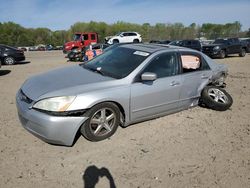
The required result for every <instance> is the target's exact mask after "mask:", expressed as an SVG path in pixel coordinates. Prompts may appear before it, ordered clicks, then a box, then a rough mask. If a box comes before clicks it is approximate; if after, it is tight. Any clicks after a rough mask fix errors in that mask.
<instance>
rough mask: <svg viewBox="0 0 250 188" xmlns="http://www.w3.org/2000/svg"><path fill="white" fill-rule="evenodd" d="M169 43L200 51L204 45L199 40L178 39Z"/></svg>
mask: <svg viewBox="0 0 250 188" xmlns="http://www.w3.org/2000/svg"><path fill="white" fill-rule="evenodd" d="M169 45H173V46H181V47H186V48H191V49H194V50H198V51H201V49H202V45H201V42H200V41H199V40H177V41H173V42H170V43H169Z"/></svg>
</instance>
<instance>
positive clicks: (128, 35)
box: [105, 32, 142, 44]
mask: <svg viewBox="0 0 250 188" xmlns="http://www.w3.org/2000/svg"><path fill="white" fill-rule="evenodd" d="M105 40H106V41H107V43H108V44H116V43H132V42H133V43H139V42H141V41H142V39H141V35H140V34H139V33H137V32H121V33H118V34H117V35H115V36H112V37H106V38H105Z"/></svg>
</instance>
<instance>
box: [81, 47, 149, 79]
mask: <svg viewBox="0 0 250 188" xmlns="http://www.w3.org/2000/svg"><path fill="white" fill-rule="evenodd" d="M149 55H150V54H149V53H147V52H142V51H137V50H134V49H130V48H125V47H122V46H120V47H117V48H113V49H110V50H108V51H106V52H105V53H103V54H102V55H100V56H97V57H96V58H94V59H92V60H91V61H89V62H87V63H85V64H82V66H83V67H84V68H86V69H89V70H92V71H95V72H101V73H102V74H103V75H105V76H110V77H113V78H116V79H121V78H124V77H126V76H128V75H129V74H130V73H131V72H132V71H133V70H134V69H135V68H136V67H138V66H139V65H140V64H141V63H142V62H143V61H144V60H145V59H146V58H147V57H148V56H149Z"/></svg>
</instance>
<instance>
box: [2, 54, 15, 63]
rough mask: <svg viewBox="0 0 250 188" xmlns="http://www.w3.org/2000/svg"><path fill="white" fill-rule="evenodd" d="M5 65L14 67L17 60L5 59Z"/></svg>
mask: <svg viewBox="0 0 250 188" xmlns="http://www.w3.org/2000/svg"><path fill="white" fill-rule="evenodd" d="M4 64H5V65H14V64H15V59H14V58H13V57H10V56H8V57H5V58H4Z"/></svg>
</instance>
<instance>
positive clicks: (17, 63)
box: [15, 61, 30, 65]
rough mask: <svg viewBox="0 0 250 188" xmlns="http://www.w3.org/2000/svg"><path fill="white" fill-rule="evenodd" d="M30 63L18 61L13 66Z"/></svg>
mask: <svg viewBox="0 0 250 188" xmlns="http://www.w3.org/2000/svg"><path fill="white" fill-rule="evenodd" d="M29 63H30V61H18V62H16V63H15V65H25V64H29Z"/></svg>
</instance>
